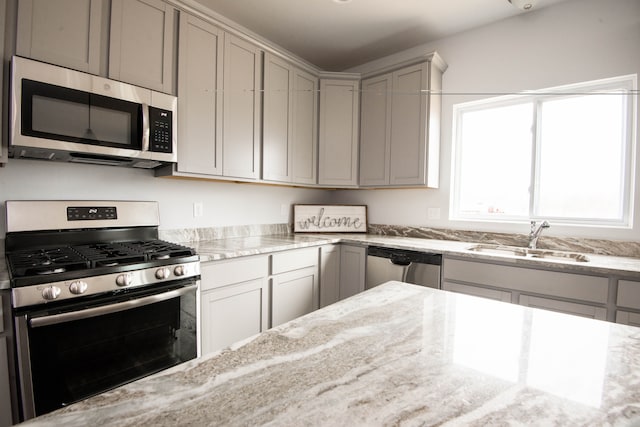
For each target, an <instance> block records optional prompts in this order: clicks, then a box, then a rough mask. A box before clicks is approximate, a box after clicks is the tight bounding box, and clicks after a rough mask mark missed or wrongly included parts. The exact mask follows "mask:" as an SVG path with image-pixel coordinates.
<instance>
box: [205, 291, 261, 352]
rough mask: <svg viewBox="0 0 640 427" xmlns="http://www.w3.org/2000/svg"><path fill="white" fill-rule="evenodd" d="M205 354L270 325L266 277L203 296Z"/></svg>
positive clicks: (208, 292) (207, 292) (206, 293)
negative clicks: (268, 323)
mask: <svg viewBox="0 0 640 427" xmlns="http://www.w3.org/2000/svg"><path fill="white" fill-rule="evenodd" d="M201 319H202V321H201V331H200V332H201V336H202V354H203V355H204V354H207V353H211V352H214V351H217V350H220V349H222V348H225V347H227V346H229V345H231V344H233V343H235V342H238V341H240V340H243V339H245V338H248V337H251V336H253V335H256V334H259V333H260V332H262V331H264V330H265V329H267V327H268V326H267V322H268V319H269V297H268V287H267V280H266V279H257V280H252V281H249V282H244V283H239V284H236V285H230V286H224V287H221V288H216V289H213V290H210V291H206V292H203V293H202V296H201Z"/></svg>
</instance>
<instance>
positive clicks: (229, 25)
mask: <svg viewBox="0 0 640 427" xmlns="http://www.w3.org/2000/svg"><path fill="white" fill-rule="evenodd" d="M164 1H165V2H167V3H169V4H171V5H172V6H174V7H176V8H178V9H180V10H183V11H185V12H188V13H190V14H192V15H195V16H197V17H198V18H200V19H203V20H205V21H208V22H210V23H211V24H213V25H215V26H217V27H219V28H221V29H222V30H224V31H226V32H229V33H231V34H233V35H235V36H237V37H240V38H242V39H245V40H249V41H250V42H251V43H253V44H255V45H256V46H258V47H259V48H260V49H262V50H264V51H265V52H269V53H271V54H274V55H276V56H279V57H281V58H283V59H284V60H286V61H289V62H293V63H295V64H296V66H298V67H301V68H302V69H304V70H306V71H308V72H310V73H313V74H318V73H319V72H320V71H322V70H320V68H318V67H317V66H315V65H314V64H312V63H310V62H309V61H307V60H305V59H303V58H301V57H299V56H297V55H296V54H294V53H292V52H289V51H288V50H286V49H284V48H283V47H281V46H278V45H276V44H274V43H272V42H270V41H269V40H267V39H265V38H264V37H262V36H260V35H259V34H256V33H254V32H253V31H251V30H249V29H248V28H245V27H243V26H242V25H240V24H238V23H236V22H234V21H232V20H231V19H229V18H227V17H225V16H223V15H220V14H219V13H217V12H215V11H213V10H211V9H209V8H207V7H205V6H203V5H201V4H200V3H197V2H196V1H194V0H164Z"/></svg>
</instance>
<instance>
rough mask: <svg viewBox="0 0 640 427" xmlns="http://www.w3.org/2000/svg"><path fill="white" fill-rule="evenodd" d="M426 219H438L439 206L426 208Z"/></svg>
mask: <svg viewBox="0 0 640 427" xmlns="http://www.w3.org/2000/svg"><path fill="white" fill-rule="evenodd" d="M427 219H433V220H436V219H440V208H427Z"/></svg>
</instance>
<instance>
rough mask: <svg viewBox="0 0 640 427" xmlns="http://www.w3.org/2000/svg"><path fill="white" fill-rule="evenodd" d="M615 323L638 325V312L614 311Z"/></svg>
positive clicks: (639, 320)
mask: <svg viewBox="0 0 640 427" xmlns="http://www.w3.org/2000/svg"><path fill="white" fill-rule="evenodd" d="M616 323H622V324H623V325H631V326H640V313H631V312H630V311H621V310H618V311H617V312H616Z"/></svg>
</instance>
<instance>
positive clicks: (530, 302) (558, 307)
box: [520, 295, 607, 320]
mask: <svg viewBox="0 0 640 427" xmlns="http://www.w3.org/2000/svg"><path fill="white" fill-rule="evenodd" d="M520 305H524V306H526V307H533V308H542V309H545V310H551V311H557V312H559V313H566V314H573V315H576V316H582V317H588V318H590V319H597V320H607V309H606V308H603V307H594V306H591V305H586V304H577V303H573V302H567V301H558V300H554V299H551V298H539V297H532V296H530V295H520Z"/></svg>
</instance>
